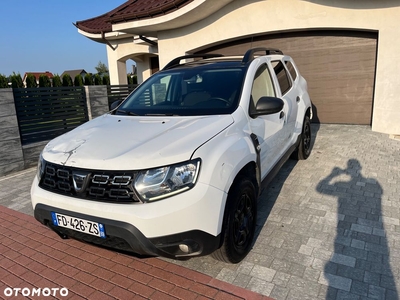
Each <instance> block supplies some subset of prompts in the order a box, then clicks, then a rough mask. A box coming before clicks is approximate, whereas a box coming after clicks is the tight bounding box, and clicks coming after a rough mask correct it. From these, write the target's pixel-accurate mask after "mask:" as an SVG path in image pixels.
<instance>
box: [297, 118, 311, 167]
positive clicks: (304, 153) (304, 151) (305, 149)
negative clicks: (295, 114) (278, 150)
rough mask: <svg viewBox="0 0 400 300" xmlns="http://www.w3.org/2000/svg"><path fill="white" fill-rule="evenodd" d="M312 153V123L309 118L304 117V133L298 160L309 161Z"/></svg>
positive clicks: (298, 151)
mask: <svg viewBox="0 0 400 300" xmlns="http://www.w3.org/2000/svg"><path fill="white" fill-rule="evenodd" d="M310 153H311V123H310V118H309V117H308V116H305V117H304V123H303V131H302V133H301V139H300V143H299V147H298V150H297V159H299V160H303V159H307V158H308V157H309V156H310Z"/></svg>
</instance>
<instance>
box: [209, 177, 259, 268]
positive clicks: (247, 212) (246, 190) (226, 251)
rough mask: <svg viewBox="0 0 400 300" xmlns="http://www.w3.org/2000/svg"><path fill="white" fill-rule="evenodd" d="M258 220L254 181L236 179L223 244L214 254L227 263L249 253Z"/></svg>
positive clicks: (233, 261) (229, 201)
mask: <svg viewBox="0 0 400 300" xmlns="http://www.w3.org/2000/svg"><path fill="white" fill-rule="evenodd" d="M256 220H257V198H256V189H255V187H254V184H253V182H252V181H251V180H250V179H247V178H240V179H238V180H235V182H234V183H233V185H232V188H231V190H230V191H229V194H228V199H227V204H226V212H225V218H224V224H223V226H224V227H223V231H222V232H223V244H222V246H221V247H220V248H219V249H218V250H216V251H215V252H214V253H213V254H212V256H213V257H214V258H215V259H217V260H220V261H224V262H227V263H234V264H236V263H238V262H240V261H241V260H243V258H245V257H246V255H247V254H248V253H249V251H250V249H251V247H252V245H253V239H254V232H255V228H256Z"/></svg>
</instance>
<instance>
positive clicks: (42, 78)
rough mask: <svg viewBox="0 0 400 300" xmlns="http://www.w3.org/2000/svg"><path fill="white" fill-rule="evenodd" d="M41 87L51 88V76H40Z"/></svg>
mask: <svg viewBox="0 0 400 300" xmlns="http://www.w3.org/2000/svg"><path fill="white" fill-rule="evenodd" d="M39 87H51V81H50V78H49V76H47V75H44V74H42V75H40V76H39Z"/></svg>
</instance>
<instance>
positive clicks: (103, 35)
mask: <svg viewBox="0 0 400 300" xmlns="http://www.w3.org/2000/svg"><path fill="white" fill-rule="evenodd" d="M101 39H102V40H103V41H104V42H105V43H106V44H107V45H108V46H109V47H110V48H111V49H113V51H115V50H116V49H117V48H116V47H113V45H111V43H110V42H109V41H108V40H107V39H106V37H105V34H104V31H102V32H101Z"/></svg>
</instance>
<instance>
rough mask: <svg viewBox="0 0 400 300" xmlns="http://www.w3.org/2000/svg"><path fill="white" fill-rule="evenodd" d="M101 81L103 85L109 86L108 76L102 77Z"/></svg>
mask: <svg viewBox="0 0 400 300" xmlns="http://www.w3.org/2000/svg"><path fill="white" fill-rule="evenodd" d="M102 81H103V85H110V76H108V75H104V76H103V79H102Z"/></svg>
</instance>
